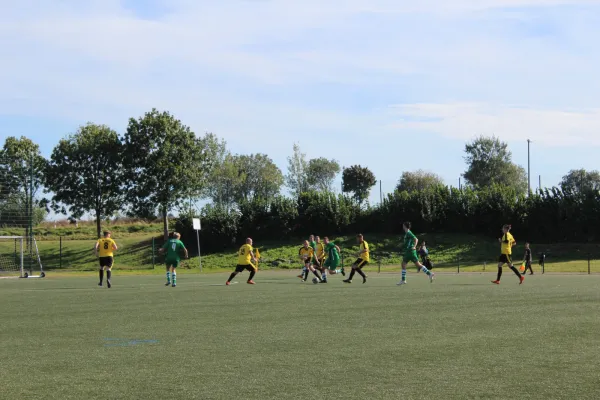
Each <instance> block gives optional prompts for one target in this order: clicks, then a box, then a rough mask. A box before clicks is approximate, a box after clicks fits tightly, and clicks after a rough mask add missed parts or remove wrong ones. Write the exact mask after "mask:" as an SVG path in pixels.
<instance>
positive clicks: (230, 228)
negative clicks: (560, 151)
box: [178, 186, 600, 251]
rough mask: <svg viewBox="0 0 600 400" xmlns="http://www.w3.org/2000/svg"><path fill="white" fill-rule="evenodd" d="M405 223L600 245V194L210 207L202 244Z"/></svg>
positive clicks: (501, 191)
mask: <svg viewBox="0 0 600 400" xmlns="http://www.w3.org/2000/svg"><path fill="white" fill-rule="evenodd" d="M406 220H410V221H412V223H413V226H415V228H416V229H418V230H419V231H421V232H452V233H469V234H480V235H487V236H490V237H497V235H498V233H499V231H500V228H501V226H502V225H503V224H505V223H511V224H513V225H514V227H515V229H518V231H519V237H521V238H523V239H524V240H529V241H536V242H546V243H548V242H562V241H569V242H587V241H595V240H600V193H599V192H597V191H589V192H586V193H584V194H580V193H573V192H563V191H561V190H560V189H557V188H553V189H548V190H544V191H540V192H539V193H536V194H533V195H532V196H530V197H526V196H524V195H522V194H519V193H517V192H516V191H515V190H514V189H513V188H509V187H503V186H491V187H487V188H484V189H482V190H479V191H475V190H472V189H464V190H459V189H456V188H445V187H434V188H430V189H427V190H423V191H418V192H395V193H392V194H389V195H388V196H387V197H386V198H385V200H384V202H383V204H380V205H379V206H377V207H373V208H368V209H361V207H360V205H359V204H358V203H357V202H356V201H355V200H353V199H351V198H349V197H347V196H343V195H336V194H333V193H316V192H312V193H304V194H302V195H301V196H299V197H298V198H297V199H289V198H284V197H278V198H275V199H273V200H270V201H265V200H254V201H251V202H247V203H242V204H240V205H239V208H238V209H236V210H233V211H226V210H223V209H218V208H214V207H207V208H205V210H204V211H203V221H202V228H203V230H202V241H203V248H204V249H206V250H207V251H221V250H224V249H226V248H231V247H232V246H233V245H234V244H235V245H237V244H239V243H242V242H243V240H244V238H246V237H249V236H250V237H252V238H254V239H255V240H257V241H265V240H279V239H282V238H286V237H305V236H307V235H308V234H311V233H314V234H319V235H321V236H325V235H331V236H335V235H343V234H354V233H357V232H368V233H384V234H401V233H402V222H403V221H406ZM178 229H179V230H181V231H182V233H183V232H185V229H188V230H189V233H193V231H191V222H190V221H180V223H179V225H178ZM189 233H188V235H189ZM192 237H193V236H192Z"/></svg>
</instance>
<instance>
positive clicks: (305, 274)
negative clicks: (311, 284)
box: [302, 268, 308, 280]
mask: <svg viewBox="0 0 600 400" xmlns="http://www.w3.org/2000/svg"><path fill="white" fill-rule="evenodd" d="M303 275H304V276H303V277H302V279H304V280H307V279H308V268H304V273H303Z"/></svg>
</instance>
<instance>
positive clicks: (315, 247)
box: [308, 241, 317, 257]
mask: <svg viewBox="0 0 600 400" xmlns="http://www.w3.org/2000/svg"><path fill="white" fill-rule="evenodd" d="M308 245H309V246H310V247H312V249H313V251H314V252H315V257H316V256H317V242H315V241H312V242H310V243H309V244H308Z"/></svg>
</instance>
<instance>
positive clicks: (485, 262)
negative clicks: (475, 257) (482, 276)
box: [483, 261, 487, 271]
mask: <svg viewBox="0 0 600 400" xmlns="http://www.w3.org/2000/svg"><path fill="white" fill-rule="evenodd" d="M486 264H487V261H484V262H483V270H484V271H485V265H486Z"/></svg>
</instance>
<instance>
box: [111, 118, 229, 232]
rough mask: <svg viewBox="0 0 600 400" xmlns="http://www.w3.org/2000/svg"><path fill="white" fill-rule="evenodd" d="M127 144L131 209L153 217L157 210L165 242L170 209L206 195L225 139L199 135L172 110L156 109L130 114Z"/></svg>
mask: <svg viewBox="0 0 600 400" xmlns="http://www.w3.org/2000/svg"><path fill="white" fill-rule="evenodd" d="M124 145H125V157H124V159H123V162H124V170H125V181H126V184H127V190H126V192H127V202H128V204H129V205H130V210H129V212H130V214H134V215H138V216H150V215H155V213H156V212H157V211H158V212H159V213H160V215H161V216H162V219H163V227H164V237H165V240H166V239H167V238H168V235H169V221H168V215H169V211H170V210H174V209H177V208H178V207H180V206H181V205H182V204H184V202H186V201H187V202H189V200H190V199H198V198H200V197H202V196H203V195H205V193H206V187H207V182H208V179H209V178H210V177H211V174H212V171H213V168H214V167H215V166H216V165H217V164H218V157H219V154H220V151H221V150H222V142H221V141H219V140H218V139H217V138H216V136H215V135H213V134H210V133H207V134H206V135H205V136H203V137H201V138H198V137H196V135H195V134H194V132H192V131H191V130H190V128H189V127H187V126H185V125H184V124H182V123H181V121H180V120H178V119H176V118H175V117H174V116H172V115H171V114H169V113H168V112H166V111H165V112H159V111H158V110H156V109H152V111H150V112H147V113H146V114H145V115H144V116H143V117H140V118H139V119H137V120H136V119H134V118H130V120H129V125H128V126H127V132H126V133H125V138H124Z"/></svg>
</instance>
